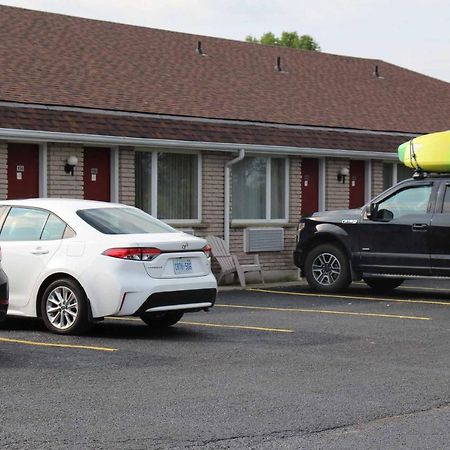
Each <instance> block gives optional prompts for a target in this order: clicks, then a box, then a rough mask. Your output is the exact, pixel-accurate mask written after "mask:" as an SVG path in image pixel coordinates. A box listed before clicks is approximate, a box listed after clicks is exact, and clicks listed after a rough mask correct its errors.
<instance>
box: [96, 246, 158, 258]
mask: <svg viewBox="0 0 450 450" xmlns="http://www.w3.org/2000/svg"><path fill="white" fill-rule="evenodd" d="M160 254H161V250H159V249H158V248H142V247H125V248H110V249H108V250H105V251H104V252H103V253H102V255H105V256H111V257H112V258H119V259H131V260H133V261H152V260H153V259H155V258H156V257H157V256H158V255H160Z"/></svg>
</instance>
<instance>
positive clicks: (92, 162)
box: [84, 147, 111, 202]
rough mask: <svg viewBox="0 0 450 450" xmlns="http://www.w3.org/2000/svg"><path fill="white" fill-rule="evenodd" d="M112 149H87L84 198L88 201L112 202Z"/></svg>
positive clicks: (85, 151) (85, 152)
mask: <svg viewBox="0 0 450 450" xmlns="http://www.w3.org/2000/svg"><path fill="white" fill-rule="evenodd" d="M110 154H111V152H110V149H109V148H98V147H89V148H87V147H85V149H84V198H85V199H86V200H101V201H104V202H109V201H110V200H111V176H110Z"/></svg>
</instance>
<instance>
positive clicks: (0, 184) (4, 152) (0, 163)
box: [0, 142, 8, 200]
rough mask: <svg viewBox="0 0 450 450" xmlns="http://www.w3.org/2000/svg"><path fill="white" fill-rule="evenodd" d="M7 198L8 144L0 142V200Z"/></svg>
mask: <svg viewBox="0 0 450 450" xmlns="http://www.w3.org/2000/svg"><path fill="white" fill-rule="evenodd" d="M7 197H8V144H7V143H6V142H0V199H1V200H6V198H7Z"/></svg>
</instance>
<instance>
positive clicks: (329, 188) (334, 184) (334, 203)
mask: <svg viewBox="0 0 450 450" xmlns="http://www.w3.org/2000/svg"><path fill="white" fill-rule="evenodd" d="M343 167H347V168H348V169H349V170H350V163H349V161H347V160H345V159H334V158H327V159H326V161H325V209H327V210H333V209H347V208H348V205H349V200H350V188H349V186H350V185H349V182H350V180H349V177H346V179H345V184H342V183H340V182H339V181H337V174H338V172H339V171H340V170H341V169H342V168H343Z"/></svg>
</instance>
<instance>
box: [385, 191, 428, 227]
mask: <svg viewBox="0 0 450 450" xmlns="http://www.w3.org/2000/svg"><path fill="white" fill-rule="evenodd" d="M430 195H431V185H428V186H411V187H409V188H406V189H402V190H401V191H399V192H396V193H395V194H393V195H391V196H390V197H389V198H387V199H386V200H384V201H382V202H380V203H378V211H381V210H383V209H384V210H387V211H390V212H391V213H392V214H393V218H394V219H398V218H399V217H402V216H406V215H409V214H426V213H427V210H428V203H429V201H430Z"/></svg>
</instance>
